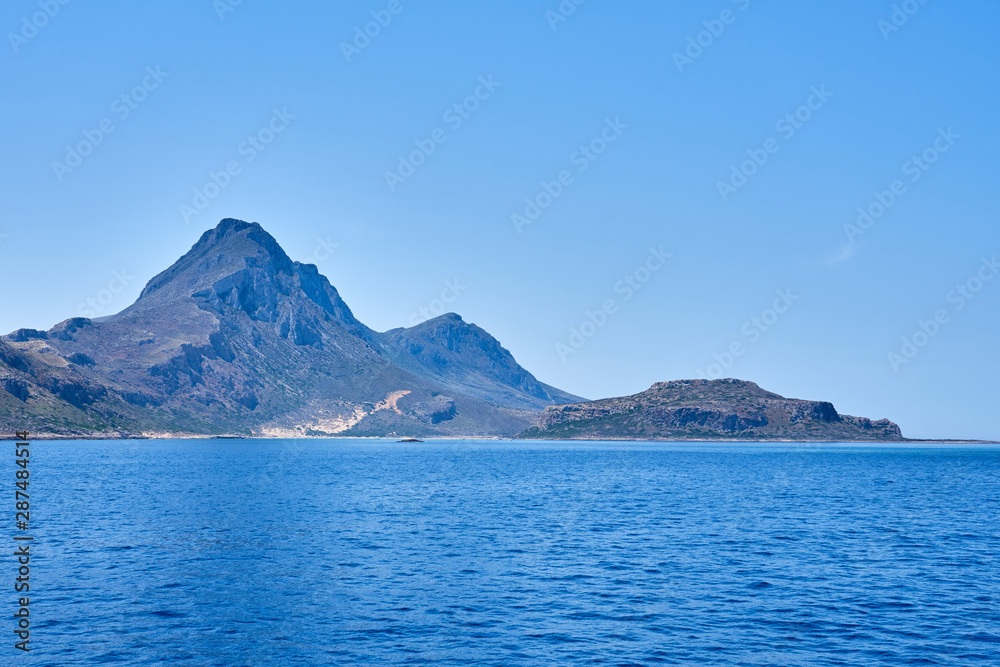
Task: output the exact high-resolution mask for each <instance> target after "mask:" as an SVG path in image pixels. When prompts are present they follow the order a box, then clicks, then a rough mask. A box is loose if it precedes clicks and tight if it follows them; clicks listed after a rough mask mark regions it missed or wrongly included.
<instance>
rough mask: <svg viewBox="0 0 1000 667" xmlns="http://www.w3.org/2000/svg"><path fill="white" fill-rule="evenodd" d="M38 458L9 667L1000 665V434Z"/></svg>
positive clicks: (132, 449) (190, 448)
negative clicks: (25, 577) (990, 443)
mask: <svg viewBox="0 0 1000 667" xmlns="http://www.w3.org/2000/svg"><path fill="white" fill-rule="evenodd" d="M31 449H32V455H31V468H30V470H31V478H30V480H31V487H30V489H31V503H32V507H31V531H30V532H31V534H32V535H33V536H34V538H35V540H34V542H33V544H32V547H31V549H32V560H31V593H30V600H31V602H30V609H31V621H32V626H31V643H30V646H31V649H32V650H31V652H30V654H28V655H24V654H22V652H20V651H16V650H15V649H14V648H13V643H14V641H15V635H14V634H13V629H14V624H15V622H14V619H13V616H12V614H4V617H6V619H7V620H6V621H4V622H3V625H4V626H5V627H2V628H0V630H2V636H3V637H5V643H6V646H4V647H3V648H2V650H0V664H4V665H8V664H9V665H16V664H25V665H59V666H60V667H61V666H66V665H96V664H122V665H174V664H178V665H227V666H229V665H659V664H667V665H1000V521H998V518H1000V517H998V510H1000V450H998V449H995V448H989V447H974V446H950V447H944V446H939V445H937V446H930V445H928V446H921V447H913V446H909V445H905V446H895V447H883V446H863V445H836V444H829V445H817V446H803V445H791V444H753V445H733V444H693V443H690V444H676V443H622V442H616V443H558V442H556V443H541V442H508V441H430V442H427V443H414V444H398V443H395V442H390V441H378V440H338V439H331V440H308V441H283V440H255V441H238V440H166V441H164V440H161V441H114V442H112V441H80V442H34V443H33V444H32V448H31ZM12 459H13V456H10V457H9V462H8V464H5V465H4V466H3V467H4V469H5V470H8V472H9V474H7V475H6V476H5V479H6V481H4V482H3V484H5V485H7V486H8V487H10V488H9V494H8V493H6V492H5V495H9V496H10V497H11V498H13V495H14V494H13V485H14V474H13V473H14V470H15V468H14V465H13V460H12ZM9 510H10V517H9V519H10V521H11V522H12V521H13V512H14V510H13V502H12V501H11V502H10V508H9ZM15 532H16V531H14V530H13V527H12V524H11V526H10V530H8V534H9V537H8V545H11V544H13V542H12V541H11V539H10V538H11V537H12V536H13V535H14V534H15ZM7 552H8V553H12V552H13V548H9V549H8V550H7ZM3 563H5V565H3V566H2V567H0V579H3V580H4V581H3V583H2V586H0V588H2V590H4V591H6V593H4V594H3V597H4V599H3V600H2V601H0V604H3V606H4V607H5V608H6V609H8V610H9V611H11V612H13V610H14V609H16V607H15V601H16V595H15V593H14V592H13V586H12V582H13V578H14V576H15V574H16V572H15V568H16V565H15V563H14V558H13V557H10V556H8V557H7V558H5V559H3Z"/></svg>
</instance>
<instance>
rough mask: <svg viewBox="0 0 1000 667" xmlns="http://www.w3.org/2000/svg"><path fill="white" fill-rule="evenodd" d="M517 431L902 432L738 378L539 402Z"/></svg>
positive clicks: (708, 436)
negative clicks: (531, 419)
mask: <svg viewBox="0 0 1000 667" xmlns="http://www.w3.org/2000/svg"><path fill="white" fill-rule="evenodd" d="M518 437H521V438H550V439H563V438H570V439H587V440H601V439H627V440H718V439H737V440H814V441H857V440H861V441H869V440H872V441H875V440H877V441H884V440H903V439H904V438H903V436H902V433H901V432H900V430H899V427H898V426H897V425H896V424H894V423H893V422H891V421H889V420H887V419H881V420H878V421H872V420H870V419H867V418H864V417H851V416H848V415H841V414H839V413H838V412H837V411H836V409H834V407H833V405H832V404H830V403H826V402H822V401H803V400H798V399H793V398H785V397H783V396H779V395H778V394H774V393H771V392H769V391H765V390H763V389H761V388H760V387H758V386H757V385H756V384H754V383H753V382H746V381H742V380H732V379H729V380H678V381H675V382H658V383H656V384H654V385H653V386H652V387H650V388H649V389H647V390H646V391H644V392H642V393H640V394H635V395H632V396H624V397H621V398H608V399H603V400H599V401H590V402H585V403H572V404H568V405H556V406H551V407H547V408H545V410H544V411H543V412H542V413H541V415H539V417H538V420H537V422H536V424H535V425H534V426H533V427H532V428H530V429H527V430H525V431H523V432H522V433H521V434H519V436H518Z"/></svg>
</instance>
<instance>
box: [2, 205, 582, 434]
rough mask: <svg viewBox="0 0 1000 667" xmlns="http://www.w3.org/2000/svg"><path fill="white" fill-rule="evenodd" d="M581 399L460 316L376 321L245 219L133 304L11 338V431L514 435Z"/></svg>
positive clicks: (7, 402) (214, 234) (217, 233)
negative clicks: (538, 375) (368, 321)
mask: <svg viewBox="0 0 1000 667" xmlns="http://www.w3.org/2000/svg"><path fill="white" fill-rule="evenodd" d="M577 400H580V399H579V397H576V396H572V395H570V394H567V393H565V392H562V391H560V390H558V389H555V388H553V387H549V386H547V385H545V384H542V383H540V382H538V381H537V380H536V379H535V378H534V377H533V376H532V375H531V374H530V373H528V372H527V371H526V370H524V369H523V368H522V367H521V366H519V365H518V364H517V362H516V361H515V360H514V358H513V356H511V354H510V352H508V351H507V350H506V349H504V348H503V347H502V346H501V345H500V343H499V342H498V341H497V340H496V339H494V338H493V337H492V336H490V335H489V334H488V333H487V332H486V331H484V330H483V329H481V328H479V327H477V326H475V325H474V324H469V323H466V322H465V321H463V320H462V318H461V317H459V316H458V315H455V314H447V315H442V316H440V317H438V318H435V319H433V320H430V321H428V322H424V323H422V324H419V325H417V326H415V327H411V328H409V329H394V330H392V331H389V332H385V333H380V332H376V331H374V330H372V329H370V328H368V327H367V326H365V325H364V324H362V323H361V322H360V321H358V320H357V318H355V317H354V314H353V313H352V312H351V310H350V308H349V307H348V306H347V304H346V303H344V301H343V299H341V297H340V294H339V293H338V292H337V290H336V289H335V288H334V287H333V286H332V285H331V284H330V283H329V281H327V279H326V278H325V277H323V276H322V275H321V274H320V273H319V271H318V270H317V268H316V267H315V266H314V265H311V264H302V263H299V262H295V261H292V260H291V259H290V258H289V257H288V255H286V254H285V252H284V251H283V250H282V249H281V247H280V246H279V245H278V243H277V241H276V240H275V239H274V238H273V237H272V236H271V235H270V234H268V233H267V232H266V231H264V229H263V228H261V226H260V225H259V224H257V223H247V222H243V221H240V220H234V219H226V220H223V221H222V222H220V223H219V225H218V226H217V227H216V228H215V229H212V230H209V231H207V232H205V233H204V234H203V235H202V236H201V238H200V239H199V240H198V242H197V243H195V245H194V246H193V247H192V248H191V250H190V251H189V252H188V253H186V254H185V255H184V256H183V257H181V258H180V259H179V260H178V261H177V262H176V263H174V265H173V266H171V267H170V268H168V269H167V270H166V271H164V272H162V273H160V274H159V275H157V276H155V277H154V278H153V279H152V280H150V281H149V283H148V284H147V285H146V286H145V288H144V289H143V290H142V293H141V294H140V296H139V298H138V299H137V300H136V302H135V303H133V304H132V305H131V306H129V307H128V308H126V309H125V310H123V311H121V312H120V313H118V314H116V315H112V316H110V317H106V318H101V319H99V320H91V319H87V318H80V317H77V318H71V319H68V320H66V321H64V322H62V323H60V324H58V325H56V326H55V327H53V328H52V329H50V330H48V331H36V330H33V329H19V330H17V331H15V332H13V333H12V334H10V335H7V336H4V337H2V339H0V429H5V430H8V431H12V430H15V429H16V430H24V429H27V430H29V431H32V432H35V433H36V434H38V435H59V436H101V437H129V436H167V435H184V434H239V435H246V436H251V435H252V436H280V437H286V436H303V435H330V434H343V435H389V434H407V435H433V434H437V435H509V434H513V433H516V432H517V431H520V430H523V429H524V428H526V427H527V426H528V425H529V424H530V423H531V420H532V419H533V417H534V415H535V414H536V413H537V411H538V410H540V409H542V408H544V407H545V406H548V405H552V404H554V403H559V402H570V401H577Z"/></svg>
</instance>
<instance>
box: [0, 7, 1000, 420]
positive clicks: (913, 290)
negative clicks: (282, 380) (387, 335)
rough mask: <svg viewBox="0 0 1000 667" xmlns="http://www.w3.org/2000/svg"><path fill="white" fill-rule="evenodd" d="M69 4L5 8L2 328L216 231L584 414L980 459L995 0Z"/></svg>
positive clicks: (991, 366)
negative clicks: (947, 440) (701, 405)
mask: <svg viewBox="0 0 1000 667" xmlns="http://www.w3.org/2000/svg"><path fill="white" fill-rule="evenodd" d="M62 1H63V2H65V3H66V4H60V3H59V1H58V0H43V1H42V2H38V1H37V0H35V1H28V0H11V1H10V2H7V3H4V6H3V9H2V10H0V20H2V27H3V31H4V33H6V37H5V41H6V45H5V46H3V47H2V49H5V51H4V53H3V55H2V56H0V68H2V69H0V82H2V83H0V85H2V86H3V89H4V90H3V96H2V102H0V104H2V107H0V108H2V110H0V114H2V120H3V122H2V124H0V131H2V133H3V140H2V142H3V149H4V155H3V161H2V174H0V182H2V184H3V188H4V191H3V201H4V209H5V211H4V215H3V218H2V220H0V234H2V235H3V236H0V267H2V276H3V277H2V281H0V284H2V286H3V287H2V297H3V300H2V303H3V307H2V311H0V320H2V321H0V330H2V331H3V332H9V331H11V330H13V329H16V328H18V327H23V326H27V327H35V328H42V329H46V328H49V327H51V326H52V325H53V324H55V323H57V322H59V321H61V320H63V319H66V318H67V317H71V316H76V315H80V314H90V315H106V314H110V313H112V312H115V311H117V310H120V309H122V308H124V307H125V306H127V305H128V304H129V303H131V302H132V301H133V300H134V299H135V297H136V296H137V295H138V293H139V291H140V290H141V289H142V286H143V285H144V283H145V282H146V281H147V280H149V278H151V277H152V276H153V275H155V274H156V273H158V272H160V271H161V270H163V269H165V268H166V267H167V266H169V265H170V264H171V263H172V262H173V261H174V260H176V259H177V258H178V257H179V256H180V255H181V254H183V253H184V252H186V251H187V250H188V249H189V248H190V247H191V245H192V244H193V243H194V242H195V241H196V240H197V238H198V237H199V235H200V234H201V233H202V232H203V231H204V230H205V229H208V228H210V227H213V226H214V225H215V224H217V223H218V221H219V220H220V219H221V218H224V217H236V218H241V219H244V220H249V221H257V222H260V223H261V224H262V225H263V226H264V227H265V229H267V230H268V231H270V232H271V233H272V234H273V235H274V236H275V237H276V238H277V239H278V241H279V242H280V243H281V244H282V246H283V247H284V248H285V249H286V251H287V252H288V253H289V254H290V255H291V256H292V258H293V259H298V260H300V261H312V262H315V263H317V264H318V265H319V268H320V271H321V272H322V273H324V274H325V275H326V276H328V277H329V278H330V280H331V282H332V283H333V284H334V285H335V286H336V287H337V288H338V289H339V290H340V292H341V294H342V295H343V296H344V298H345V300H346V301H347V302H348V304H349V305H350V306H351V308H352V309H353V310H354V312H355V314H356V315H357V316H358V317H359V318H360V319H361V320H362V321H364V322H365V323H367V324H368V325H370V326H372V327H374V328H376V329H379V330H385V329H389V328H392V327H396V326H404V325H408V324H411V323H413V322H414V321H417V320H419V319H420V318H421V317H422V315H421V313H422V312H424V313H427V314H430V313H432V312H433V313H437V312H440V311H441V310H442V308H446V309H447V310H453V311H455V312H458V313H460V314H461V315H462V316H463V317H464V318H465V319H466V320H468V321H471V322H475V323H476V324H479V325H480V326H482V327H483V328H485V329H486V330H488V331H489V332H491V333H492V334H494V335H495V336H496V337H497V338H498V339H499V340H500V341H501V342H502V343H503V344H504V345H505V346H506V347H507V348H508V349H510V350H511V351H512V352H513V354H514V356H515V357H516V358H517V359H518V361H520V362H521V363H522V364H523V365H524V366H525V367H526V368H527V369H528V370H530V371H531V372H533V373H534V374H535V375H536V376H537V377H538V378H539V379H541V380H542V381H545V382H548V383H550V384H554V385H556V386H558V387H560V388H563V389H566V390H568V391H572V392H575V393H577V394H581V395H584V396H587V397H589V398H598V397H604V396H611V395H621V394H628V393H634V392H637V391H641V390H643V389H645V388H647V387H648V386H649V385H650V384H651V383H653V382H655V381H659V380H669V379H677V378H689V377H698V375H699V373H700V374H702V375H703V376H706V377H718V376H724V377H729V376H732V377H739V378H745V379H749V380H753V381H755V382H757V383H759V384H760V385H762V386H763V387H765V388H767V389H770V390H772V391H776V392H779V393H782V394H785V395H789V396H794V397H798V398H811V399H826V400H831V401H833V402H834V404H835V405H836V407H837V408H838V409H839V410H840V411H841V412H844V413H848V414H858V415H863V416H870V417H875V418H878V417H889V418H891V419H893V420H895V421H897V422H899V423H900V424H901V426H902V428H903V432H904V434H905V435H908V436H911V437H948V436H950V437H978V438H998V439H1000V420H998V418H997V416H996V415H997V410H996V401H997V389H996V388H997V376H998V372H1000V351H998V347H997V344H996V342H997V331H998V324H1000V318H998V312H1000V310H998V305H1000V279H998V280H991V278H993V275H994V273H996V272H997V271H1000V267H995V266H994V265H993V264H992V261H993V258H994V257H995V256H996V255H998V254H1000V232H998V228H997V220H998V212H1000V204H998V201H997V197H996V193H997V192H998V190H1000V188H998V186H1000V183H998V181H1000V176H998V174H1000V170H998V168H997V159H998V156H1000V137H998V132H997V122H998V121H997V119H998V118H1000V104H998V93H997V87H996V84H997V72H998V71H1000V40H998V39H997V38H996V35H997V33H998V30H1000V6H998V5H997V4H996V3H995V2H988V1H986V0H979V1H971V0H970V1H969V2H964V3H946V2H941V1H936V2H933V1H932V2H925V3H924V4H920V3H919V2H917V0H910V1H909V2H902V3H898V4H897V5H896V7H897V9H896V10H894V8H893V3H892V2H889V1H888V0H886V1H884V2H871V1H870V0H866V1H862V0H846V1H842V2H836V3H832V2H831V3H802V2H792V1H791V0H784V1H782V2H762V1H759V0H738V1H735V2H734V1H732V0H713V1H705V2H702V1H694V2H654V1H652V0H650V1H644V2H629V3H611V2H605V1H601V0H588V1H586V2H583V3H582V4H580V5H576V4H574V3H573V2H572V1H570V0H567V2H563V3H562V5H560V3H559V1H558V0H537V1H536V0H520V1H516V2H511V3H471V2H457V1H452V2H429V1H426V0H419V1H418V0H398V2H389V1H388V0H385V1H383V0H378V1H371V2H368V1H366V2H351V3H346V2H341V3H320V2H303V3H276V2H264V1H263V0H244V1H243V2H236V0H230V1H229V2H227V0H218V1H217V2H214V3H213V1H212V0H178V1H177V2H171V3H134V2H124V1H108V2H101V3H85V2H82V1H79V0H78V1H77V2H72V1H67V0H62ZM560 7H562V11H563V12H564V14H563V13H560ZM570 9H572V10H574V11H572V13H570V11H569V10H570ZM46 11H47V12H48V14H51V16H49V15H47V14H46ZM373 12H374V14H373ZM907 12H909V13H907ZM378 21H381V23H382V24H384V25H380V24H379V23H377V22H378ZM373 22H375V23H373ZM366 24H367V25H366ZM38 26H41V27H38ZM366 30H367V32H368V33H369V34H370V35H374V36H373V37H372V36H369V35H365V31H366ZM456 105H457V106H456ZM415 151H416V152H415ZM213 179H214V180H213ZM536 207H537V208H536ZM859 207H860V208H861V209H862V211H867V212H868V214H869V216H870V217H862V218H861V220H860V222H859V217H860V216H861V214H860V213H859ZM515 216H518V217H515ZM845 226H846V227H845ZM984 259H985V260H986V261H985V263H984ZM123 284H124V289H123V288H122V285H123ZM88 299H90V300H92V301H91V302H90V303H89V305H88V301H87V300H88ZM445 301H448V302H449V303H447V304H445ZM588 313H590V315H589V316H588ZM588 322H590V324H587V323H588ZM921 322H922V323H923V325H922V326H921V324H920V323H921ZM574 330H575V331H576V333H574ZM904 338H905V339H906V340H907V341H908V342H905V343H904ZM733 352H736V353H737V354H735V355H733V356H728V355H730V354H732V353H733ZM890 355H896V356H890ZM712 364H717V365H716V366H712Z"/></svg>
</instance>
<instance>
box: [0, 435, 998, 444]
mask: <svg viewBox="0 0 1000 667" xmlns="http://www.w3.org/2000/svg"><path fill="white" fill-rule="evenodd" d="M28 435H29V438H28V440H29V441H32V442H60V441H86V440H121V441H127V440H144V441H153V440H219V441H226V440H234V441H235V440H261V441H264V440H276V441H277V440H358V441H367V440H391V441H393V443H394V444H411V443H399V442H398V439H399V438H401V437H409V436H396V435H384V436H381V435H380V436H372V435H345V436H339V435H323V436H301V437H294V438H283V437H275V436H242V435H204V434H197V433H176V434H174V433H171V434H162V435H141V436H140V435H121V434H102V435H59V434H42V435H38V436H35V435H32V434H31V433H30V432H29V433H28ZM420 437H421V438H422V440H424V441H427V442H430V441H435V440H482V441H506V442H515V443H527V442H636V443H692V444H715V443H719V444H733V443H737V444H762V445H767V444H790V445H793V444H802V445H823V444H827V445H832V444H837V445H1000V440H977V439H961V438H958V439H952V438H927V439H925V438H906V439H903V440H791V439H779V438H776V439H773V440H762V439H757V438H754V439H746V438H713V439H710V440H705V439H689V438H663V439H661V438H514V437H507V436H490V435H441V436H433V435H431V436H420ZM16 440H18V439H17V438H15V437H13V436H8V435H4V436H0V441H16Z"/></svg>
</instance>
